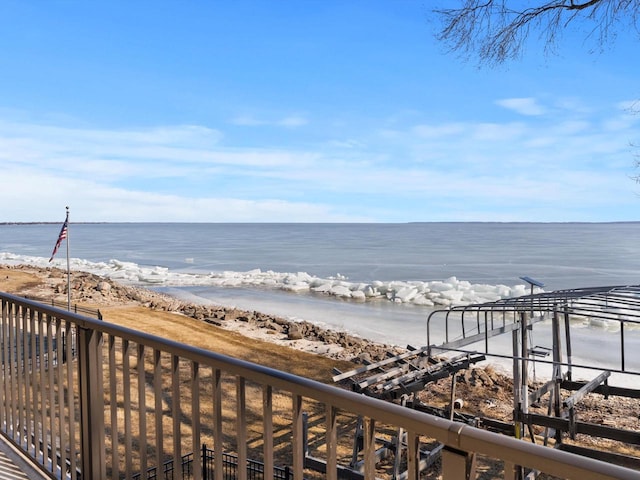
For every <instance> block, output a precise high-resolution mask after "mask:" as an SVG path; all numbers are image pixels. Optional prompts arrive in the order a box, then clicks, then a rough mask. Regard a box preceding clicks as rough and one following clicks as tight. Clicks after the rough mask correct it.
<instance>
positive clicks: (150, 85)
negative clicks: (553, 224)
mask: <svg viewBox="0 0 640 480" xmlns="http://www.w3.org/2000/svg"><path fill="white" fill-rule="evenodd" d="M429 6H430V4H429V2H422V1H420V2H418V1H411V0H405V1H391V0H389V1H378V0H368V1H364V0H362V1H331V0H326V1H298V2H274V1H266V0H265V1H242V0H238V1H233V2H222V1H212V2H208V1H207V2H205V1H196V0H193V1H185V2H177V1H171V2H169V1H158V0H156V1H153V2H151V1H142V0H141V1H136V2H124V1H116V0H114V1H108V2H107V1H94V2H81V1H49V2H40V1H11V0H4V1H3V2H2V3H0V69H1V71H2V74H1V75H0V162H1V165H2V170H1V171H2V174H1V177H0V178H1V179H2V180H1V184H2V186H1V187H0V222H2V221H56V220H62V219H63V218H64V211H65V206H67V205H68V206H69V207H70V210H71V219H72V221H74V220H75V221H150V222H153V221H184V222H193V221H202V222H410V221H634V220H640V218H639V217H640V215H638V213H637V212H638V211H640V185H638V184H636V183H635V182H634V181H633V180H632V179H631V177H632V176H633V175H637V174H639V173H640V171H638V170H636V168H635V161H636V156H637V155H638V154H640V148H633V147H632V146H631V145H632V144H633V143H634V142H635V143H637V144H640V114H634V113H633V112H632V110H630V107H633V106H636V107H637V106H638V105H637V104H636V102H637V101H638V99H640V83H639V82H638V79H639V78H640V75H639V74H640V62H638V61H637V60H638V52H639V51H640V49H639V48H638V47H639V45H640V38H639V36H638V33H637V32H627V31H626V30H623V31H621V32H619V36H618V38H617V41H616V42H615V43H613V44H612V45H610V46H609V47H607V48H606V49H605V50H604V51H603V52H598V53H595V54H589V53H588V52H589V50H590V49H591V47H592V46H593V45H592V44H590V43H588V42H587V43H586V44H585V42H584V40H583V38H582V36H581V35H580V32H575V31H569V32H567V33H566V35H565V36H564V37H563V38H562V39H561V42H560V47H559V48H558V52H557V54H556V55H553V56H548V55H547V56H545V54H544V50H543V46H542V44H541V43H540V42H539V41H538V38H537V36H536V35H534V36H533V37H532V41H531V42H530V43H529V44H528V45H527V49H526V51H525V55H524V57H523V58H522V59H520V60H517V61H514V62H511V63H509V64H507V65H506V66H503V67H500V68H494V69H491V68H487V67H484V68H478V67H477V64H476V63H475V62H474V61H471V62H464V61H462V60H461V59H460V58H458V57H457V56H456V55H453V54H449V53H447V52H446V49H445V46H444V45H442V44H441V43H439V42H438V41H437V40H436V39H435V37H434V34H435V33H436V29H437V22H436V21H435V19H434V17H433V16H432V15H431V14H430V11H429Z"/></svg>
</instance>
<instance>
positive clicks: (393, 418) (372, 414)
mask: <svg viewBox="0 0 640 480" xmlns="http://www.w3.org/2000/svg"><path fill="white" fill-rule="evenodd" d="M0 300H2V306H3V314H4V307H5V305H6V304H7V303H13V304H16V305H20V306H22V307H26V308H28V309H32V310H34V311H38V312H42V313H44V314H46V315H47V316H50V317H52V318H59V319H63V320H69V321H71V322H73V323H75V324H76V325H77V326H78V327H79V328H84V329H88V330H94V331H97V332H101V333H105V334H108V335H112V336H114V337H120V338H122V339H124V340H129V341H131V342H135V343H138V344H140V345H144V346H145V347H149V348H152V349H156V350H158V351H161V352H166V353H169V354H171V355H175V356H177V357H180V358H183V359H186V360H190V361H192V362H196V363H198V364H200V365H206V366H210V367H212V368H215V369H221V370H224V371H225V372H226V373H230V374H232V375H238V376H241V377H244V378H245V379H247V380H250V381H254V382H256V383H258V384H263V385H270V386H272V387H274V388H279V389H282V390H285V391H289V392H292V393H293V394H295V395H300V396H302V397H307V398H309V399H313V400H317V401H319V402H322V403H324V404H326V405H330V406H332V407H335V408H337V409H338V410H343V411H347V412H355V413H358V414H360V415H363V416H365V417H369V418H372V419H375V420H376V422H379V423H381V424H392V425H396V426H398V427H402V428H404V429H405V430H406V431H408V432H411V433H413V434H418V435H425V436H429V437H431V438H434V439H436V440H437V441H439V442H442V443H444V444H446V445H447V446H449V447H452V448H455V449H460V450H465V451H472V452H477V453H481V454H485V455H489V456H491V457H493V458H500V459H503V460H505V461H507V462H511V463H513V464H525V465H527V466H529V467H531V468H536V469H540V470H541V471H545V472H548V473H551V474H554V475H561V476H565V475H564V472H566V471H567V468H571V469H572V470H570V472H571V473H572V474H575V473H576V469H578V471H580V473H581V475H582V478H584V479H588V478H621V479H640V472H635V471H632V470H629V469H625V468H622V467H618V466H616V465H612V464H608V463H604V462H601V461H598V460H593V459H590V458H586V457H580V456H576V455H574V454H570V453H567V452H563V451H558V450H553V449H550V448H548V447H544V446H542V445H536V444H532V443H528V442H525V441H519V440H515V439H513V438H510V437H506V436H503V435H500V434H496V433H492V432H487V431H483V430H480V429H477V428H474V427H471V426H469V425H465V424H461V423H457V422H453V421H450V420H447V419H443V418H439V417H435V416H431V415H427V414H424V413H422V412H419V411H416V410H412V409H409V408H405V407H402V406H400V405H396V404H393V403H390V402H386V401H383V400H379V399H376V398H372V397H367V396H365V395H361V394H358V393H355V392H351V391H348V390H344V389H341V388H338V387H336V386H333V385H327V384H324V383H320V382H318V381H315V380H311V379H308V378H303V377H299V376H296V375H293V374H290V373H287V372H283V371H280V370H275V369H272V368H269V367H266V366H263V365H258V364H254V363H251V362H248V361H244V360H240V359H237V358H232V357H228V356H225V355H222V354H219V353H215V352H212V351H209V350H205V349H202V348H198V347H194V346H191V345H186V344H181V343H178V342H175V341H172V340H169V339H166V338H161V337H158V336H155V335H151V334H148V333H144V332H139V331H136V330H133V329H130V328H127V327H123V326H119V325H114V324H110V323H108V322H105V321H99V320H96V319H91V318H88V317H84V316H82V315H79V314H76V313H73V312H68V311H66V310H62V309H59V308H56V307H52V306H49V305H45V304H42V303H40V302H35V301H33V300H28V299H25V298H23V297H19V296H16V295H12V294H7V293H0ZM525 459H526V462H524V460H525Z"/></svg>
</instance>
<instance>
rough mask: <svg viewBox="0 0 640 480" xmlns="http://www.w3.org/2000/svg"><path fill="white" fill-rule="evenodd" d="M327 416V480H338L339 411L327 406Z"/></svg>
mask: <svg viewBox="0 0 640 480" xmlns="http://www.w3.org/2000/svg"><path fill="white" fill-rule="evenodd" d="M325 412H326V413H325V414H326V434H325V443H326V445H327V480H338V470H337V464H338V458H337V457H338V455H337V446H338V426H337V419H338V415H337V411H336V408H335V407H334V406H332V405H329V404H327V405H326V406H325Z"/></svg>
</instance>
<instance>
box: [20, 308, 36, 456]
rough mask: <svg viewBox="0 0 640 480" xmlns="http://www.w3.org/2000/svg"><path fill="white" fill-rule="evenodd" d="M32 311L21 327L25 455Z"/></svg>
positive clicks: (29, 422) (29, 419) (28, 429)
mask: <svg viewBox="0 0 640 480" xmlns="http://www.w3.org/2000/svg"><path fill="white" fill-rule="evenodd" d="M33 317H34V311H33V308H30V309H29V311H28V314H27V315H25V316H24V318H23V323H22V325H23V327H22V331H23V334H22V340H23V345H22V352H23V360H22V371H23V372H24V423H23V425H24V427H23V431H24V438H25V443H24V448H25V450H26V451H27V453H28V452H29V451H30V448H29V446H30V445H31V429H32V427H33V425H32V418H33V408H32V407H33V405H32V403H31V402H32V395H33V380H32V378H33V377H32V374H33V371H32V368H31V355H32V352H31V350H30V339H31V337H32V335H31V332H32V330H31V326H30V325H31V323H32V321H33Z"/></svg>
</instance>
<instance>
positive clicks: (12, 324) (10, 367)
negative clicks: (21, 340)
mask: <svg viewBox="0 0 640 480" xmlns="http://www.w3.org/2000/svg"><path fill="white" fill-rule="evenodd" d="M19 309H20V307H19V306H18V305H14V306H13V308H12V309H11V315H9V323H8V325H7V328H8V330H9V331H8V335H7V337H8V338H7V342H8V344H9V355H8V357H9V362H8V364H7V371H8V372H9V382H8V383H9V403H10V405H11V406H10V415H9V423H7V429H8V430H9V432H8V433H9V434H10V435H11V438H12V439H14V440H15V438H16V428H17V423H16V422H17V418H16V416H17V415H16V412H17V408H18V407H17V398H16V397H17V395H16V376H17V375H16V367H17V365H16V335H15V331H16V317H17V316H18V314H19ZM5 382H6V380H5Z"/></svg>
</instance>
